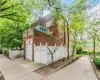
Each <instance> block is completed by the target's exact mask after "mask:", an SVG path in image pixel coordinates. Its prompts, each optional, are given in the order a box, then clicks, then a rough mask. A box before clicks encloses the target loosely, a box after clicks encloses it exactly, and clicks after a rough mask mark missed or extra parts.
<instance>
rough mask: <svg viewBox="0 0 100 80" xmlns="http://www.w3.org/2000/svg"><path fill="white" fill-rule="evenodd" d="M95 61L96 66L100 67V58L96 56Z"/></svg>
mask: <svg viewBox="0 0 100 80" xmlns="http://www.w3.org/2000/svg"><path fill="white" fill-rule="evenodd" d="M93 62H94V64H95V65H96V66H98V67H100V58H94V60H93Z"/></svg>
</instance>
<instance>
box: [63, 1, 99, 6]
mask: <svg viewBox="0 0 100 80" xmlns="http://www.w3.org/2000/svg"><path fill="white" fill-rule="evenodd" d="M73 1H74V0H62V2H63V3H68V4H71V3H72V2H73ZM91 1H92V3H93V4H94V5H97V4H98V3H99V1H100V0H91Z"/></svg>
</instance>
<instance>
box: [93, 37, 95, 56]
mask: <svg viewBox="0 0 100 80" xmlns="http://www.w3.org/2000/svg"><path fill="white" fill-rule="evenodd" d="M93 57H95V36H94V38H93Z"/></svg>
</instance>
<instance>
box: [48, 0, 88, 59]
mask: <svg viewBox="0 0 100 80" xmlns="http://www.w3.org/2000/svg"><path fill="white" fill-rule="evenodd" d="M85 3H86V1H85V0H75V2H73V4H72V5H69V6H67V4H65V5H64V4H62V3H61V2H60V1H59V0H55V1H54V0H53V1H50V0H48V4H49V6H50V7H51V8H53V10H52V11H54V13H57V14H56V18H57V17H58V19H59V18H60V19H62V20H63V21H64V28H65V29H66V30H65V31H66V33H67V54H68V59H69V47H70V33H69V32H70V24H71V21H72V20H71V14H72V13H73V12H74V13H75V12H78V9H79V10H81V11H83V10H84V9H85V8H86V6H85V5H86V4H85ZM76 9H77V10H76Z"/></svg>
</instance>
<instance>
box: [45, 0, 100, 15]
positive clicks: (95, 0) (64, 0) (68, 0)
mask: <svg viewBox="0 0 100 80" xmlns="http://www.w3.org/2000/svg"><path fill="white" fill-rule="evenodd" d="M73 1H75V0H62V3H68V4H71V3H73ZM91 1H92V3H93V4H94V5H95V6H96V5H98V4H100V0H91ZM49 13H50V11H48V10H46V11H44V13H43V16H46V15H47V14H49Z"/></svg>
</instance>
